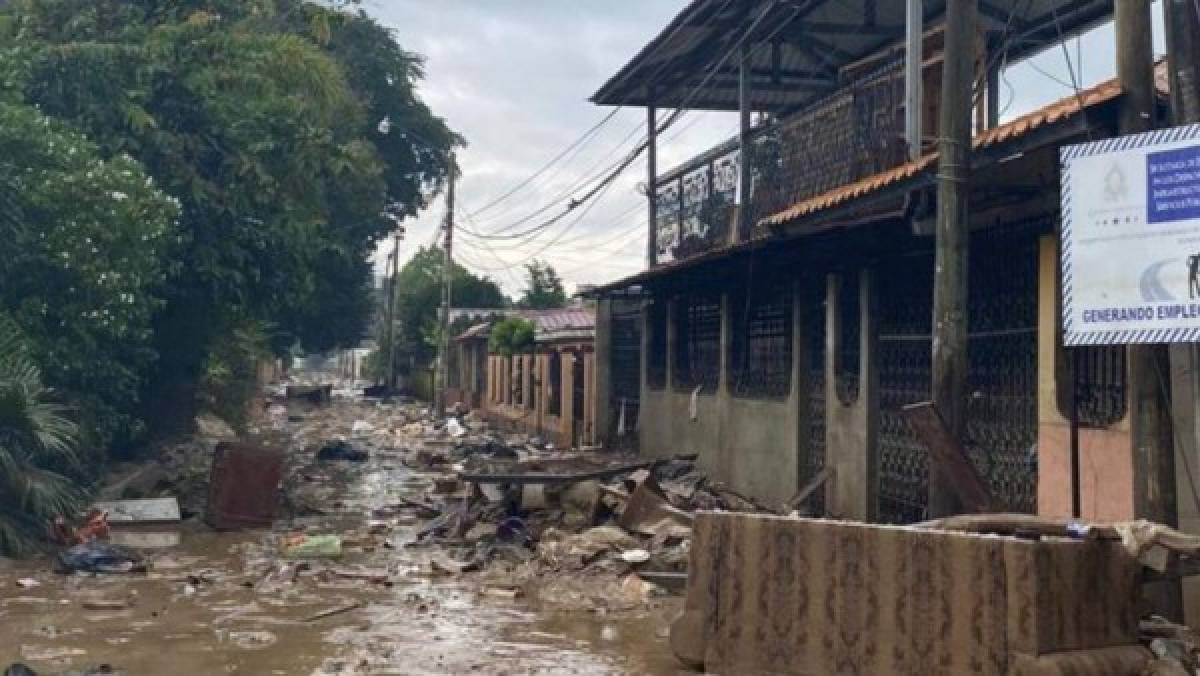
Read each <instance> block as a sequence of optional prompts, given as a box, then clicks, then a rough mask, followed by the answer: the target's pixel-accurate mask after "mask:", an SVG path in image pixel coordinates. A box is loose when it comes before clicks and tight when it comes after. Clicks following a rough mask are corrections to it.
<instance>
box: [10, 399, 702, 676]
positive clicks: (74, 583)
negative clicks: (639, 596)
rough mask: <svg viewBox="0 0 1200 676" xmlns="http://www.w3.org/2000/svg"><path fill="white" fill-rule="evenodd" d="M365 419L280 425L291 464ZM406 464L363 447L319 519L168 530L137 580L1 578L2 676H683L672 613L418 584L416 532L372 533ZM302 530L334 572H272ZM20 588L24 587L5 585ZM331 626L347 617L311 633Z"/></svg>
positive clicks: (399, 493) (343, 411)
mask: <svg viewBox="0 0 1200 676" xmlns="http://www.w3.org/2000/svg"><path fill="white" fill-rule="evenodd" d="M377 411H378V409H374V408H373V407H372V405H371V404H368V403H364V402H361V401H347V400H340V401H335V402H334V403H333V404H332V405H331V406H329V407H326V408H323V409H317V410H313V411H305V412H303V414H302V415H301V416H299V417H292V418H290V419H291V420H292V421H293V422H287V423H285V431H286V432H288V433H290V434H291V437H292V442H291V447H292V451H291V452H292V453H293V454H295V455H299V454H303V453H307V452H308V450H307V449H305V448H304V446H305V445H306V443H307V442H312V441H319V440H320V439H319V438H316V439H314V438H312V437H314V436H317V437H320V436H331V435H335V434H340V435H343V436H351V431H350V427H351V426H352V424H353V422H354V421H355V420H357V419H361V417H363V415H364V414H366V413H371V412H374V413H375V414H376V416H377V417H378V413H377ZM306 435H307V436H308V438H307V439H306V438H305V436H306ZM414 443H419V442H416V441H414ZM411 450H412V449H411V448H409V449H401V448H391V449H389V448H382V447H374V448H371V457H370V460H369V461H368V462H367V463H363V464H361V465H357V466H354V467H349V468H346V469H339V471H338V472H333V473H332V476H333V477H334V478H332V479H331V478H329V477H318V478H317V480H318V481H325V485H323V486H322V488H325V489H327V492H326V493H325V502H326V504H325V506H324V507H323V509H322V510H321V511H323V512H325V513H324V514H320V515H317V516H307V517H302V518H290V519H284V520H281V521H280V522H278V523H277V524H276V525H275V527H274V528H272V529H270V530H261V531H242V532H229V533H218V532H214V531H212V530H210V529H208V528H207V527H206V526H204V525H203V524H202V523H199V522H198V521H197V520H195V519H192V520H189V521H188V522H185V523H184V524H182V525H181V526H178V527H175V528H174V530H175V531H177V532H178V533H179V535H180V543H179V544H178V545H177V546H172V547H166V548H161V549H155V550H145V551H146V553H147V556H148V558H149V560H150V562H151V567H150V571H149V572H148V573H146V574H131V575H102V576H94V575H90V574H79V573H77V574H73V575H68V576H62V575H56V574H54V573H52V572H50V564H49V563H48V562H47V561H45V560H42V561H31V562H22V563H19V564H16V565H15V566H12V567H9V568H0V667H3V666H6V665H7V664H9V663H12V662H17V661H20V662H23V663H25V664H27V665H29V666H30V667H32V668H33V669H34V670H36V671H37V672H38V673H39V674H43V675H44V674H88V673H119V674H126V675H128V676H140V675H143V674H151V675H158V674H167V675H174V674H177V675H192V674H232V673H240V674H320V675H324V674H396V675H401V674H414V675H415V674H475V673H478V674H648V675H668V674H670V675H674V674H677V673H680V667H679V665H678V663H677V662H676V661H675V660H674V659H673V657H672V656H671V652H670V649H669V647H668V645H667V627H668V625H669V621H670V619H671V618H672V617H673V616H674V615H675V614H677V613H678V610H679V607H680V599H678V598H655V599H651V600H647V601H646V602H645V603H640V604H637V605H636V607H635V608H634V609H632V610H630V609H628V606H627V605H626V606H622V607H617V606H616V605H614V606H612V607H610V606H609V605H608V604H606V603H604V602H603V599H599V598H591V599H589V598H588V596H587V595H586V594H583V595H579V596H578V597H577V598H576V599H574V601H575V602H574V603H571V604H566V606H565V607H567V608H568V609H567V610H563V609H562V608H563V607H564V604H562V603H542V602H541V601H540V600H539V599H538V594H537V590H536V589H534V590H531V591H532V593H531V594H530V595H529V596H527V597H522V598H517V599H507V598H500V597H496V596H493V595H490V594H487V593H485V592H484V591H483V590H482V587H481V584H480V583H479V581H478V580H477V579H476V578H474V577H472V576H469V575H463V576H446V577H430V575H429V572H428V571H429V570H430V563H429V562H430V560H431V558H434V557H438V556H441V553H440V552H439V551H438V550H437V549H436V548H428V547H409V546H406V544H407V543H409V542H411V541H412V540H413V535H414V532H415V530H416V529H417V528H418V527H419V525H418V523H416V522H415V521H414V520H412V519H404V518H396V519H391V520H389V521H388V523H387V524H386V528H381V526H382V524H380V523H378V522H377V521H372V513H373V512H374V511H375V510H376V509H377V508H380V507H384V506H387V505H392V504H395V503H396V502H397V500H398V498H401V497H417V496H421V495H424V494H425V493H426V492H427V491H428V489H429V477H428V475H423V474H422V473H420V472H417V471H414V470H410V469H409V468H408V467H406V466H405V465H404V464H403V456H404V454H406V453H410V452H411ZM376 514H377V513H376ZM372 526H373V528H372ZM297 529H305V530H307V531H308V532H311V533H332V534H341V535H343V536H345V537H346V538H347V541H348V542H349V543H350V546H349V547H348V548H347V552H346V553H345V555H344V556H343V557H342V558H341V559H340V560H338V561H334V562H330V561H312V562H294V561H285V560H283V559H282V558H281V557H280V556H279V554H278V551H279V550H278V540H279V539H280V537H281V536H283V535H284V534H286V533H288V532H292V531H295V530H297ZM154 530H160V531H161V530H164V528H162V527H158V528H155V529H154ZM370 577H374V578H375V579H374V580H371V579H363V578H370ZM27 578H32V579H34V580H36V581H37V583H38V584H37V586H29V587H22V586H21V585H19V584H18V580H22V579H27ZM384 578H386V579H384ZM580 586H582V587H584V588H585V589H586V588H587V586H588V584H587V581H586V580H582V581H581V585H580ZM598 588H599V587H598ZM352 605H354V606H356V607H354V609H352V610H345V609H346V608H347V607H350V606H352ZM552 608H553V609H552ZM331 611H342V612H336V613H335V614H332V615H329V616H326V617H321V618H319V619H312V618H313V617H314V616H319V615H322V614H324V613H327V612H331ZM105 667H107V668H109V669H110V670H109V671H104V670H103V669H104V668H105ZM89 670H90V671H89Z"/></svg>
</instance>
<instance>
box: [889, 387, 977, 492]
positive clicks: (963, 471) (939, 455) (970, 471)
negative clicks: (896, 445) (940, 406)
mask: <svg viewBox="0 0 1200 676" xmlns="http://www.w3.org/2000/svg"><path fill="white" fill-rule="evenodd" d="M903 412H904V419H905V420H907V421H908V424H909V425H912V428H913V432H915V433H916V435H917V438H919V439H920V440H921V441H922V442H923V443H924V444H925V446H926V447H927V448H928V449H929V455H930V456H931V460H933V463H932V465H936V466H939V467H941V468H942V469H943V470H945V471H946V472H947V474H948V475H949V477H948V478H949V479H950V481H948V482H947V485H949V486H953V487H954V489H955V492H956V493H957V494H958V497H959V499H960V500H961V501H962V506H963V509H964V510H965V511H967V512H987V511H990V510H991V506H992V496H991V494H990V493H989V492H988V488H987V485H986V484H985V483H984V482H983V479H982V478H980V476H979V473H978V472H976V471H975V466H974V465H972V464H971V459H970V458H968V457H967V451H966V449H965V448H963V446H962V444H961V443H960V442H959V440H958V439H956V438H954V434H953V433H951V432H950V428H949V427H947V426H946V421H945V420H944V419H943V418H942V415H941V414H940V413H938V410H937V407H935V406H934V404H933V402H931V401H924V402H921V403H919V404H911V405H909V406H905V407H904V409H903Z"/></svg>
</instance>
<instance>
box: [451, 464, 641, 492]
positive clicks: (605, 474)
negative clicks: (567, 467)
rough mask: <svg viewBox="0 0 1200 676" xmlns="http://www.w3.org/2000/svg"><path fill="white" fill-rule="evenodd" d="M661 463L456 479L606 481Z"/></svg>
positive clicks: (478, 481) (467, 475) (487, 481)
mask: <svg viewBox="0 0 1200 676" xmlns="http://www.w3.org/2000/svg"><path fill="white" fill-rule="evenodd" d="M661 462H662V460H650V461H646V462H636V463H633V464H629V465H618V466H616V467H606V468H603V469H597V470H591V471H587V472H574V473H562V474H558V473H554V474H552V473H549V472H511V473H504V472H495V473H492V472H459V474H458V477H459V478H460V479H462V480H463V481H469V482H471V483H476V484H511V485H514V486H519V485H524V484H560V483H578V482H580V481H588V480H590V479H608V478H610V477H614V476H618V475H621V474H628V473H629V472H633V471H636V470H639V469H648V468H651V467H654V466H656V465H658V464H659V463H661Z"/></svg>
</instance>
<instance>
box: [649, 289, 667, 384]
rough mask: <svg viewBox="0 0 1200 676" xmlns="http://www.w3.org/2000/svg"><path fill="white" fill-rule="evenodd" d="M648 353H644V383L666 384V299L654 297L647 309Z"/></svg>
mask: <svg viewBox="0 0 1200 676" xmlns="http://www.w3.org/2000/svg"><path fill="white" fill-rule="evenodd" d="M647 315H648V318H649V324H650V325H649V326H648V327H647V330H648V331H649V332H650V353H649V354H647V355H646V384H647V385H648V386H649V387H652V388H654V389H661V388H663V387H666V385H667V301H666V299H665V298H656V299H654V301H652V302H651V303H650V307H649V309H648V311H647Z"/></svg>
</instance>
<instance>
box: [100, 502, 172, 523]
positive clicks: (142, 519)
mask: <svg viewBox="0 0 1200 676" xmlns="http://www.w3.org/2000/svg"><path fill="white" fill-rule="evenodd" d="M92 507H93V509H97V510H99V511H101V512H107V513H108V521H109V523H113V524H134V523H172V522H175V521H180V520H181V519H182V518H183V517H182V516H181V515H180V513H179V501H178V500H176V499H175V498H148V499H145V500H114V501H111V502H97V503H96V504H94V505H92Z"/></svg>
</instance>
